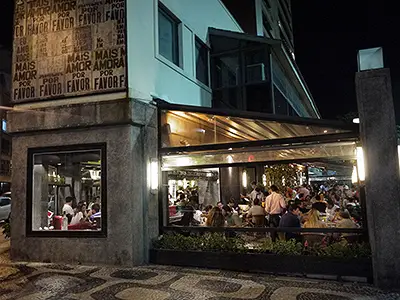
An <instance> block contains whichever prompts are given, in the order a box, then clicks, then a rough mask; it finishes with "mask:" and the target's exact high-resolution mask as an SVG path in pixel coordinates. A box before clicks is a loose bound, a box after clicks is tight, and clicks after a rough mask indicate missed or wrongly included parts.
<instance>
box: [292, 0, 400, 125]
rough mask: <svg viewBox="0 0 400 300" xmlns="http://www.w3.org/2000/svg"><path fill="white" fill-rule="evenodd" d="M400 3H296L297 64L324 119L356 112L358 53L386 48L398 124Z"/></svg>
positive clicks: (310, 0) (336, 0) (359, 0)
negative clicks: (367, 49)
mask: <svg viewBox="0 0 400 300" xmlns="http://www.w3.org/2000/svg"><path fill="white" fill-rule="evenodd" d="M395 3H396V1H388V0H380V1H371V0H351V1H350V0H347V1H345V0H292V13H293V27H294V38H295V54H296V62H297V64H298V65H299V67H300V70H301V72H302V74H303V76H304V78H305V80H306V82H307V85H308V87H309V88H310V90H311V93H312V95H313V97H314V99H315V101H316V102H317V105H318V108H319V109H320V112H321V114H322V116H323V117H324V118H328V119H335V118H336V117H337V116H339V115H343V114H346V113H348V112H352V111H354V112H356V111H357V103H356V95H355V83H354V78H355V72H356V71H357V51H358V50H359V49H365V48H372V47H383V53H384V59H385V67H390V69H391V76H392V86H393V90H394V95H395V105H396V111H397V112H399V113H397V120H398V123H399V120H400V35H399V31H398V30H399V29H400V26H399V25H400V23H399V10H398V9H396V7H395V6H394V5H395Z"/></svg>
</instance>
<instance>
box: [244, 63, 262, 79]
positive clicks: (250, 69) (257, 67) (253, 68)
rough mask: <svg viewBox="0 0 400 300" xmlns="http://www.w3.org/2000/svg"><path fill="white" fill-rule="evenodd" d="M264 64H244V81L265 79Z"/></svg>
mask: <svg viewBox="0 0 400 300" xmlns="http://www.w3.org/2000/svg"><path fill="white" fill-rule="evenodd" d="M265 80H266V78H265V65H264V64H263V63H259V64H254V65H247V66H246V82H247V83H251V82H261V81H265Z"/></svg>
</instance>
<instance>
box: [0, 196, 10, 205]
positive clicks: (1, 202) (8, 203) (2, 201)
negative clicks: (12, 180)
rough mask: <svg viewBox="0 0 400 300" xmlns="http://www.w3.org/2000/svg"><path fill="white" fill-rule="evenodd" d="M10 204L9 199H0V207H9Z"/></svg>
mask: <svg viewBox="0 0 400 300" xmlns="http://www.w3.org/2000/svg"><path fill="white" fill-rule="evenodd" d="M10 203H11V199H10V198H5V197H1V198H0V206H6V205H10Z"/></svg>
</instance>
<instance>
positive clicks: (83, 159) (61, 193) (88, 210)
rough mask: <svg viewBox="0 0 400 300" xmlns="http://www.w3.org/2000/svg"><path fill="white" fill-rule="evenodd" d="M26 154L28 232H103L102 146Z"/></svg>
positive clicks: (103, 155) (34, 150) (103, 183)
mask: <svg viewBox="0 0 400 300" xmlns="http://www.w3.org/2000/svg"><path fill="white" fill-rule="evenodd" d="M29 152H30V153H29V159H30V162H28V163H29V166H30V171H29V173H30V179H29V183H30V185H31V186H30V188H29V189H28V201H29V202H30V203H28V204H29V205H28V207H30V209H31V212H28V214H30V215H31V220H29V219H28V221H27V222H28V232H30V231H42V232H43V231H50V232H62V231H65V232H67V231H68V234H70V233H71V232H77V231H85V232H100V233H101V232H102V231H104V230H105V228H104V227H105V226H104V225H105V220H106V217H105V216H104V215H103V216H102V212H105V211H106V207H105V199H104V198H105V175H104V173H103V172H102V171H103V170H104V169H105V167H104V163H105V160H104V157H105V146H98V145H97V146H81V147H79V146H77V147H72V148H70V149H57V151H52V149H44V150H36V149H31V150H30V151H29ZM29 193H31V194H30V195H29ZM89 234H90V233H89Z"/></svg>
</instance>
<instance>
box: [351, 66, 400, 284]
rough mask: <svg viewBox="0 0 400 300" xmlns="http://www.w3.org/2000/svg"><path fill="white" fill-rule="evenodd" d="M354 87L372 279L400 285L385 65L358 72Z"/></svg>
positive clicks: (399, 193) (399, 226) (393, 137)
mask: <svg viewBox="0 0 400 300" xmlns="http://www.w3.org/2000/svg"><path fill="white" fill-rule="evenodd" d="M356 89H357V102H358V111H359V116H360V131H361V142H362V146H363V150H364V160H365V172H366V179H365V189H366V190H365V193H366V203H367V217H368V230H369V238H370V243H371V247H372V259H373V270H374V274H373V275H374V282H375V285H377V286H378V287H380V288H383V289H392V288H399V287H400V256H399V253H400V234H399V233H400V221H399V217H400V200H399V198H400V189H399V179H400V178H399V163H398V154H397V134H396V123H395V114H394V106H393V97H392V87H391V80H390V71H389V69H376V70H371V71H363V72H358V73H357V74H356Z"/></svg>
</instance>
